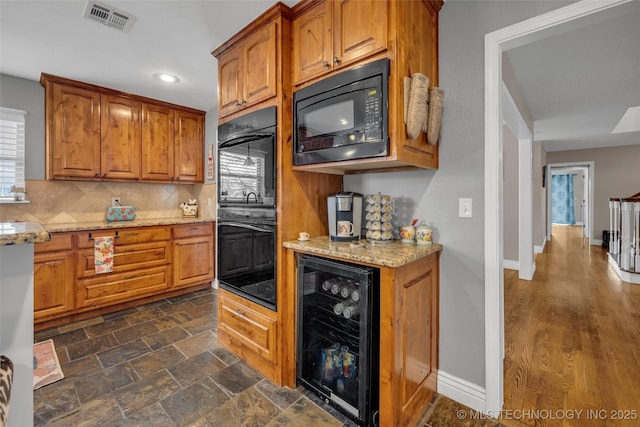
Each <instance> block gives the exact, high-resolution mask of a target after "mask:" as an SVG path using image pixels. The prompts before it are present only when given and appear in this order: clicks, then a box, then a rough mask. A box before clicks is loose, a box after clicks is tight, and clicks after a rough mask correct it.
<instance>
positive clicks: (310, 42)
mask: <svg viewBox="0 0 640 427" xmlns="http://www.w3.org/2000/svg"><path fill="white" fill-rule="evenodd" d="M332 16H333V13H332V5H331V2H330V1H325V2H321V3H319V4H317V5H316V6H314V7H312V8H311V9H309V10H307V11H305V12H304V13H303V14H301V15H300V16H299V17H297V18H296V19H295V20H294V21H293V27H292V37H293V83H294V84H300V83H303V82H305V81H307V80H310V79H312V78H314V77H316V76H319V75H322V74H324V73H326V72H328V71H329V70H331V69H332V59H333V58H332V57H331V54H332V52H333V48H332V43H333V40H332V37H331V34H332V32H331V22H332Z"/></svg>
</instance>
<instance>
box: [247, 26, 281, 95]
mask: <svg viewBox="0 0 640 427" xmlns="http://www.w3.org/2000/svg"><path fill="white" fill-rule="evenodd" d="M276 40H277V27H276V23H275V22H272V23H271V24H269V25H267V26H265V27H264V28H262V29H259V30H257V31H256V32H255V33H253V34H252V35H251V36H249V37H247V39H246V40H245V41H244V43H243V55H244V56H243V63H242V76H243V83H242V85H243V91H242V94H243V97H242V101H241V103H242V107H243V108H244V107H247V106H249V105H253V104H257V103H258V102H261V101H264V100H266V99H269V98H272V97H274V96H276V88H277V79H276V76H277V71H278V70H277V61H276V59H277V54H278V46H277V44H276Z"/></svg>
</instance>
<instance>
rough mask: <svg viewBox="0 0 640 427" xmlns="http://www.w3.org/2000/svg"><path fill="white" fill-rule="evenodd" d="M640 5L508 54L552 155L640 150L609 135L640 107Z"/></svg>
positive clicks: (634, 139) (537, 135)
mask: <svg viewBox="0 0 640 427" xmlns="http://www.w3.org/2000/svg"><path fill="white" fill-rule="evenodd" d="M639 6H640V2H639V1H636V2H635V4H634V5H632V6H625V8H624V13H622V12H623V9H620V13H618V14H613V15H616V16H613V17H612V16H609V15H606V16H604V15H603V18H602V19H601V20H598V19H596V20H595V22H591V23H589V24H588V25H587V26H581V27H580V28H577V29H572V30H569V31H566V32H564V33H561V34H555V35H553V36H552V37H549V38H545V39H543V40H539V41H536V42H533V43H529V44H527V45H524V46H521V47H517V48H514V49H511V50H509V51H507V55H508V56H509V60H510V61H511V63H512V65H513V68H514V71H515V74H516V76H517V78H518V82H519V83H520V86H521V89H522V92H523V95H524V97H525V99H526V101H527V105H528V107H529V110H530V111H531V115H532V116H533V118H534V139H535V140H538V141H543V144H544V147H545V150H546V151H560V150H573V149H580V148H596V147H612V146H621V145H632V144H640V132H629V133H618V134H611V131H613V129H614V128H615V126H616V124H617V123H618V121H619V120H620V118H621V117H622V115H623V114H624V112H625V111H626V110H627V108H629V107H633V106H638V105H640V7H639Z"/></svg>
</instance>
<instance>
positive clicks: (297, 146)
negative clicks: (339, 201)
mask: <svg viewBox="0 0 640 427" xmlns="http://www.w3.org/2000/svg"><path fill="white" fill-rule="evenodd" d="M388 95H389V60H388V59H381V60H378V61H374V62H370V63H368V64H364V65H361V66H358V67H355V68H352V69H349V70H347V71H343V72H341V73H339V74H336V75H335V76H331V77H327V78H325V79H323V80H321V81H319V82H317V83H314V84H312V85H309V86H307V87H305V88H303V89H300V90H299V91H297V92H295V93H294V94H293V111H294V115H293V149H294V153H293V164H294V165H296V166H300V165H308V164H314V163H326V162H339V161H344V160H353V159H363V158H370V157H379V156H386V155H387V154H388V152H389V108H388V106H389V101H388Z"/></svg>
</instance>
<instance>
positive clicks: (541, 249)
mask: <svg viewBox="0 0 640 427" xmlns="http://www.w3.org/2000/svg"><path fill="white" fill-rule="evenodd" d="M546 245H547V239H546V238H545V239H543V240H542V246H538V245H534V246H533V253H536V254H541V253H544V247H545V246H546Z"/></svg>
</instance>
